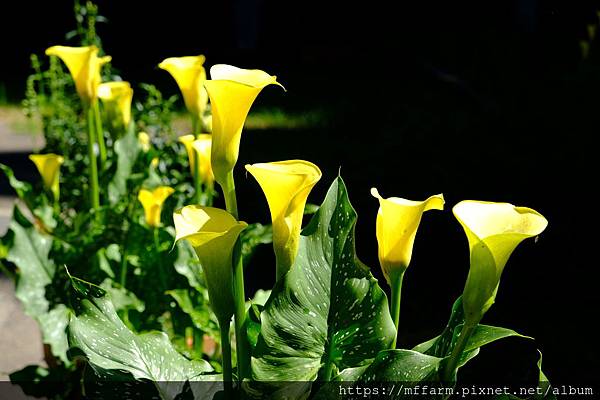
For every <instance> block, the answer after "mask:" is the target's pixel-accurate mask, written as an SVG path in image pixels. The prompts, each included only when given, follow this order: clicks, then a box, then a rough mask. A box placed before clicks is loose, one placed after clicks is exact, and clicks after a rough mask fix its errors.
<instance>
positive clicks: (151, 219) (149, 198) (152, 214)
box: [138, 186, 175, 228]
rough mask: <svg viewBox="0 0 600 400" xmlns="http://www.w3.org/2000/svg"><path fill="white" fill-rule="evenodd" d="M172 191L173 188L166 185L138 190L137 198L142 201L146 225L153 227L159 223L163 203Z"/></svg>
mask: <svg viewBox="0 0 600 400" xmlns="http://www.w3.org/2000/svg"><path fill="white" fill-rule="evenodd" d="M174 191H175V190H174V189H173V188H170V187H168V186H159V187H157V188H156V189H154V190H152V191H150V190H146V189H142V190H140V193H139V194H138V200H139V201H140V203H142V207H144V214H145V216H146V223H147V224H148V225H150V226H151V227H153V228H156V227H157V226H159V225H160V214H161V212H162V206H163V203H164V202H165V200H166V199H167V198H168V197H169V196H170V195H171V194H173V192H174Z"/></svg>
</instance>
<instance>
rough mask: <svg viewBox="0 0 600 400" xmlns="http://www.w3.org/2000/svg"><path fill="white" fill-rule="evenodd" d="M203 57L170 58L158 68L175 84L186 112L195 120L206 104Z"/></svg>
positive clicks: (200, 116)
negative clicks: (165, 72)
mask: <svg viewBox="0 0 600 400" xmlns="http://www.w3.org/2000/svg"><path fill="white" fill-rule="evenodd" d="M205 59H206V58H205V57H204V56H203V55H199V56H188V57H170V58H167V59H165V60H163V62H161V63H160V64H158V67H159V68H161V69H164V70H165V71H167V72H168V73H170V74H171V76H172V77H173V78H174V79H175V81H176V82H177V85H178V86H179V90H180V91H181V94H182V95H183V101H184V103H185V106H186V108H187V109H188V111H189V112H190V113H191V114H192V115H194V116H195V117H196V118H198V119H201V118H202V115H203V114H204V110H205V109H206V104H207V103H208V94H207V93H206V89H205V88H204V82H205V81H206V70H205V69H204V61H205Z"/></svg>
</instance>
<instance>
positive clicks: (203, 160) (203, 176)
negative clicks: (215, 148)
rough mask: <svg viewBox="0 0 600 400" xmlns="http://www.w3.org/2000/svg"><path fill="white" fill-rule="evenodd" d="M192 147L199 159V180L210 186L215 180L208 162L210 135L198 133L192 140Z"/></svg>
mask: <svg viewBox="0 0 600 400" xmlns="http://www.w3.org/2000/svg"><path fill="white" fill-rule="evenodd" d="M192 147H193V148H194V151H195V153H196V159H197V160H199V161H200V180H201V181H202V183H204V184H205V185H207V186H208V187H212V186H213V182H214V181H215V176H214V174H213V170H212V166H211V163H210V155H211V150H212V135H210V134H206V133H202V134H200V135H198V136H197V137H196V140H194V141H193V142H192Z"/></svg>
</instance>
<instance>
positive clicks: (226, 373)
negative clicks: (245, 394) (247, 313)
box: [219, 320, 233, 399]
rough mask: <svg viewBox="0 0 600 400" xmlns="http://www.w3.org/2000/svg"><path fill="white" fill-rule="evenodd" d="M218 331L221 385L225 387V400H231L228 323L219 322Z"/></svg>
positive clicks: (231, 376)
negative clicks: (221, 371) (221, 370)
mask: <svg viewBox="0 0 600 400" xmlns="http://www.w3.org/2000/svg"><path fill="white" fill-rule="evenodd" d="M219 330H220V331H221V355H222V357H223V360H222V361H221V366H222V367H223V385H224V387H225V398H226V399H230V398H232V396H231V394H232V392H233V388H232V382H233V373H232V368H231V342H230V341H229V321H222V320H219Z"/></svg>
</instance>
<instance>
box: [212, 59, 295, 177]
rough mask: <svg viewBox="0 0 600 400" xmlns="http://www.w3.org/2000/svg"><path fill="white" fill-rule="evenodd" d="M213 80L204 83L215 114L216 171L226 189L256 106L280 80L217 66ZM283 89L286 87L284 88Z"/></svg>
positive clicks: (213, 123) (213, 72)
mask: <svg viewBox="0 0 600 400" xmlns="http://www.w3.org/2000/svg"><path fill="white" fill-rule="evenodd" d="M210 75H211V78H212V79H211V80H208V81H206V82H205V83H204V86H205V87H206V90H207V91H208V96H209V97H210V103H211V110H212V115H213V119H212V134H213V141H212V155H211V161H212V168H213V172H214V174H215V179H216V180H217V182H219V184H221V185H222V186H223V185H225V184H226V182H227V175H228V174H229V173H230V172H231V171H233V167H234V166H235V164H236V163H237V159H238V155H239V151H240V139H241V135H242V128H243V127H244V122H245V121H246V116H247V115H248V112H249V111H250V107H252V103H254V100H255V99H256V97H257V96H258V94H259V93H260V91H261V90H262V89H263V88H264V87H265V86H267V85H271V84H274V85H279V86H281V85H280V84H279V83H278V82H277V80H276V79H277V77H276V76H271V75H269V74H267V73H266V72H264V71H260V70H257V69H254V70H249V69H241V68H237V67H233V66H231V65H223V64H219V65H214V66H213V67H212V68H211V69H210ZM281 87H283V86H281Z"/></svg>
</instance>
